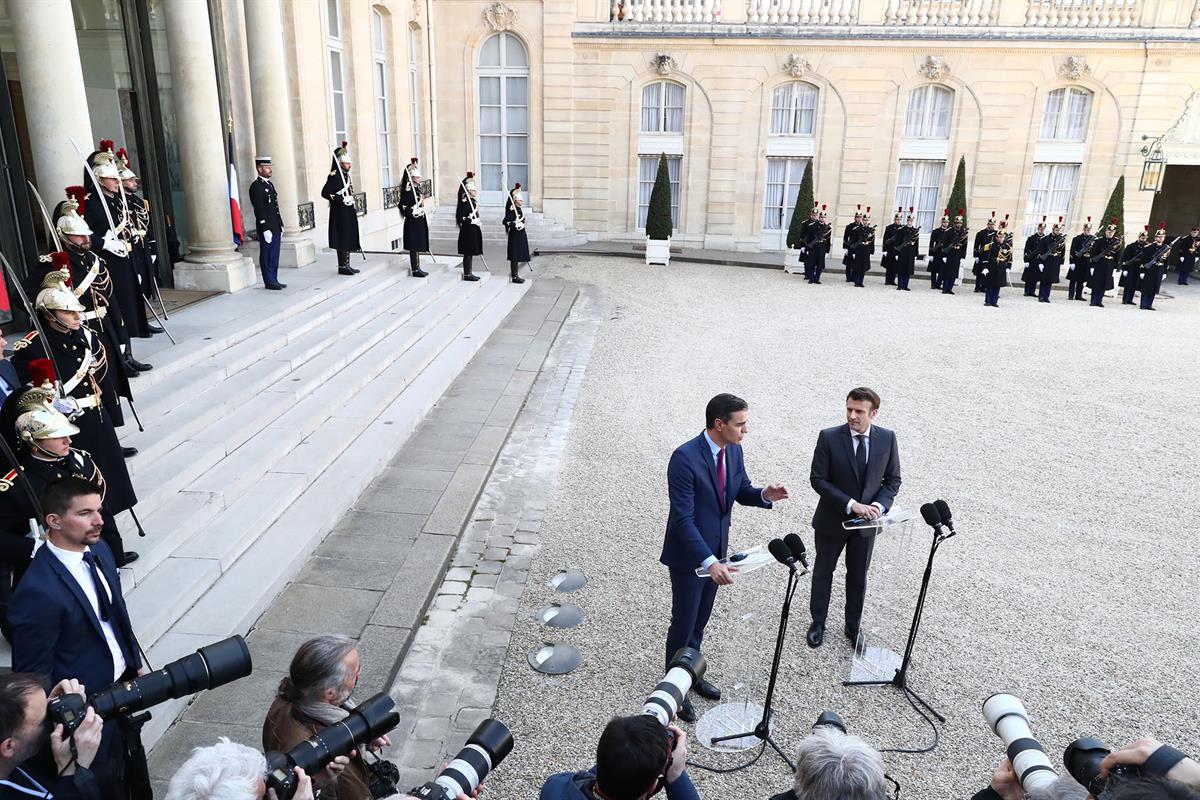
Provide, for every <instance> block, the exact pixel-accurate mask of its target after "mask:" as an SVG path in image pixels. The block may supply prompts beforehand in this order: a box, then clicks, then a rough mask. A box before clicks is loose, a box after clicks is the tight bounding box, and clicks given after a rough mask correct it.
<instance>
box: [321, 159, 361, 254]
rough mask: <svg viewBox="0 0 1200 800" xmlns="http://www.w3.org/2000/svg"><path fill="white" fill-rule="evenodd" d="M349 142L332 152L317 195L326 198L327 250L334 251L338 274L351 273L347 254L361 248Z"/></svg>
mask: <svg viewBox="0 0 1200 800" xmlns="http://www.w3.org/2000/svg"><path fill="white" fill-rule="evenodd" d="M348 146H349V145H348V144H347V143H346V142H342V146H341V147H339V148H337V149H336V150H334V151H333V162H332V163H331V164H330V166H329V177H328V178H326V179H325V185H324V186H323V187H321V197H323V198H325V199H326V200H328V201H329V249H331V250H336V251H337V259H338V275H355V274H357V273H358V270H357V269H355V268H354V267H352V266H350V253H351V252H352V251H357V250H362V245H361V244H359V241H358V211H356V210H355V208H354V181H353V179H352V178H351V177H350V167H351V166H352V164H351V162H350V151H349V150H348V149H347V147H348Z"/></svg>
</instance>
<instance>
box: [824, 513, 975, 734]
mask: <svg viewBox="0 0 1200 800" xmlns="http://www.w3.org/2000/svg"><path fill="white" fill-rule="evenodd" d="M939 527H940V526H939ZM953 535H954V533H953V532H951V533H948V534H943V533H941V532H940V531H939V530H936V529H935V531H934V534H933V542H932V544H930V546H929V560H928V561H927V562H926V563H925V575H924V576H923V577H922V578H921V593H920V594H919V595H917V607H916V609H915V610H914V611H913V620H912V626H911V627H910V628H909V629H908V642H907V643H906V644H905V646H904V658H903V659H902V660H901V661H900V668H899V669H897V670H896V674H895V675H893V676H892V677H891V679H890V680H886V681H842V685H843V686H895V687H896V688H897V689H899V690H900V691H901V692H903V693H904V694H905V695H906V696H907V697H909V698H910V699H911V700H915V701H917V702H918V703H920V704H921V705H923V706H924V707H925V708H926V710H928V711H929V713H930V714H933V716H935V717H937V720H938V722H945V721H946V718H945V717H943V716H942V715H941V714H939V713H938V712H937V711H936V710H934V708H933V706H931V705H929V703H927V702H926V701H925V698H923V697H921V695H919V694H917V693H916V692H915V691H913V689H912V687H911V686H909V685H908V668H909V667H910V666H912V656H913V649H914V648H915V647H916V644H917V631H918V630H920V628H921V616H922V614H924V613H925V597H926V595H927V593H928V591H929V579H930V577H932V575H933V557H934V556H935V555H937V550H938V547H939V546H940V545H941V543H942V542H944V541H946V540H947V539H949V538H950V537H951V536H953Z"/></svg>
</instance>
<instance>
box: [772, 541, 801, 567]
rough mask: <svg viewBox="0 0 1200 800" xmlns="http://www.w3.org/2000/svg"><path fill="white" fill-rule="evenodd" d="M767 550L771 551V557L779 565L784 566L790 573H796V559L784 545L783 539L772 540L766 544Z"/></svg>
mask: <svg viewBox="0 0 1200 800" xmlns="http://www.w3.org/2000/svg"><path fill="white" fill-rule="evenodd" d="M767 549H768V550H770V551H771V555H773V556H775V560H776V561H778V562H779V563H780V564H786V565H787V568H788V569H790V570H791V571H792V572H795V571H796V557H795V556H794V555H792V551H791V550H789V549H788V546H787V545H786V544H784V541H783V539H772V540H771V541H770V542H768V543H767Z"/></svg>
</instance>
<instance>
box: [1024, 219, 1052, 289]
mask: <svg viewBox="0 0 1200 800" xmlns="http://www.w3.org/2000/svg"><path fill="white" fill-rule="evenodd" d="M1045 239H1046V218H1045V217H1042V221H1041V222H1039V223H1038V224H1037V230H1036V231H1034V232H1033V233H1032V234H1030V235H1029V236H1027V237H1026V238H1025V249H1024V250H1022V251H1021V260H1022V261H1024V262H1025V268H1024V269H1023V270H1021V280H1022V281H1023V282H1024V283H1025V296H1026V297H1036V296H1037V285H1038V281H1039V280H1040V279H1041V277H1042V251H1043V250H1044V249H1045V248H1046V242H1045Z"/></svg>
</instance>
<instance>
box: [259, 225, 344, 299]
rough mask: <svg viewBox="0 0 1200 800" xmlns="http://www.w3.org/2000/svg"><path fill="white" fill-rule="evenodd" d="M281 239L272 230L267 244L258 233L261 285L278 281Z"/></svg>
mask: <svg viewBox="0 0 1200 800" xmlns="http://www.w3.org/2000/svg"><path fill="white" fill-rule="evenodd" d="M282 239H283V234H282V233H279V232H274V233H272V234H271V243H270V244H267V243H266V242H265V241H263V238H262V234H259V239H258V268H259V269H260V270H262V277H263V286H274V285H275V284H277V283H279V247H280V245H282V244H283V242H282V241H281V240H282ZM339 257H340V256H339ZM349 257H350V254H349V253H347V254H346V258H347V259H349Z"/></svg>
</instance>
